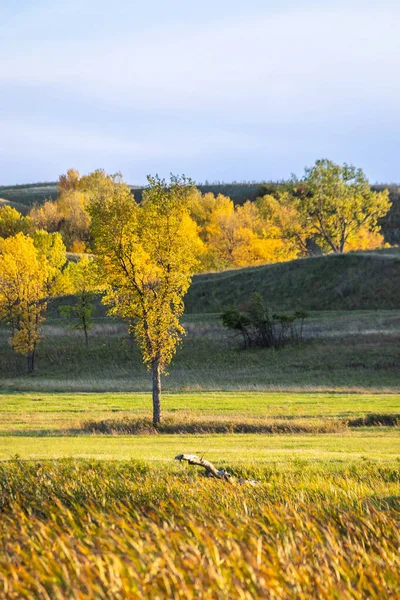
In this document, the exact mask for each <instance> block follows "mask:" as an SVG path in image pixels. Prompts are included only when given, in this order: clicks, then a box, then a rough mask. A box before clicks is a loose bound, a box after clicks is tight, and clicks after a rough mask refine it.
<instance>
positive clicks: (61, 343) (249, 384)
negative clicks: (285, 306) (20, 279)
mask: <svg viewBox="0 0 400 600" xmlns="http://www.w3.org/2000/svg"><path fill="white" fill-rule="evenodd" d="M184 323H185V325H186V327H187V336H186V337H185V338H184V340H183V344H182V346H181V347H180V348H179V349H178V352H177V354H176V356H175V357H174V359H173V362H172V364H171V366H170V368H169V373H170V374H169V376H168V377H164V378H163V387H164V389H165V390H202V389H205V390H226V391H229V390H278V391H279V390H292V391H293V390H301V389H307V390H337V391H340V390H342V391H346V390H356V391H357V390H365V391H367V390H377V391H379V390H381V391H385V390H392V391H393V390H394V391H396V390H398V389H399V385H400V383H399V382H400V311H354V312H332V313H327V312H325V313H313V314H312V315H311V316H310V319H309V320H308V322H307V323H306V326H305V342H304V343H303V344H301V345H297V344H294V345H288V346H287V347H285V348H283V349H281V350H273V349H250V350H246V351H245V350H243V349H242V346H241V340H240V339H239V338H237V337H236V338H232V336H231V334H230V333H229V332H227V331H226V330H225V329H224V328H223V327H222V325H221V324H220V322H219V319H218V315H188V316H187V317H185V318H184ZM43 335H44V339H43V340H42V342H41V343H40V346H39V349H38V353H37V370H36V373H35V375H34V376H27V375H26V374H25V370H26V366H25V360H24V358H23V357H20V356H17V355H15V353H14V352H13V351H12V349H11V348H10V346H9V344H8V342H7V332H6V330H4V329H2V330H0V387H1V389H2V390H3V391H7V390H9V391H11V390H20V391H23V390H25V391H34V392H42V391H49V392H50V391H65V392H79V391H85V392H91V391H93V392H102V391H129V392H131V391H148V390H150V386H151V377H150V374H149V373H148V371H147V370H146V368H145V367H144V366H143V364H142V361H141V357H140V353H139V351H138V349H137V348H136V347H135V346H134V347H132V346H131V344H130V342H129V339H128V336H127V334H126V327H125V326H124V324H122V323H118V322H116V321H113V320H111V319H98V320H97V321H96V324H95V327H94V329H93V331H92V332H91V334H90V342H89V349H88V350H86V348H85V346H84V340H83V335H82V332H79V331H74V330H70V329H69V328H68V322H67V321H65V320H63V319H51V320H49V321H47V322H46V324H45V326H44V327H43Z"/></svg>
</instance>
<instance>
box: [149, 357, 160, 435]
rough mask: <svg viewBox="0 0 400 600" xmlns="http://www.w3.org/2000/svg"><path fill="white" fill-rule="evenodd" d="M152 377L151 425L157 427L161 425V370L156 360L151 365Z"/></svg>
mask: <svg viewBox="0 0 400 600" xmlns="http://www.w3.org/2000/svg"><path fill="white" fill-rule="evenodd" d="M151 372H152V375H153V425H154V426H155V427H157V425H159V424H160V423H161V368H160V361H159V360H158V359H155V360H153V362H152V363H151Z"/></svg>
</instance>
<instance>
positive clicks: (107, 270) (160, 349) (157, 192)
mask: <svg viewBox="0 0 400 600" xmlns="http://www.w3.org/2000/svg"><path fill="white" fill-rule="evenodd" d="M148 182H149V185H148V187H147V189H146V191H145V193H144V194H143V201H142V203H141V204H140V205H137V204H136V202H135V200H134V198H133V196H132V194H131V192H130V189H129V188H128V186H127V185H126V184H124V183H122V181H121V179H120V178H119V177H118V176H115V177H111V178H109V180H108V183H107V184H104V185H103V184H102V185H100V186H98V187H96V188H94V191H93V192H92V196H91V201H90V204H89V210H90V214H91V218H92V233H93V237H94V241H95V249H96V253H97V255H98V257H99V260H100V265H101V269H102V270H103V272H104V275H105V281H106V285H107V290H106V294H105V296H104V299H103V301H104V302H105V303H106V304H108V305H110V306H111V308H110V311H109V313H110V314H113V315H118V316H119V317H122V318H123V319H125V320H127V321H128V322H129V323H130V326H131V327H132V328H133V331H134V334H135V338H136V340H137V342H138V344H139V346H140V348H141V351H142V356H143V360H144V362H145V364H147V365H148V367H149V368H150V369H151V372H152V389H153V423H154V425H155V426H157V425H158V424H159V423H160V421H161V417H162V414H161V374H162V373H165V369H166V367H167V366H168V365H169V363H170V362H171V360H172V357H173V356H174V354H175V351H176V347H177V344H178V342H179V341H180V339H181V337H182V335H183V334H184V328H183V327H182V325H181V323H180V321H179V319H180V317H181V316H182V314H183V310H184V304H183V297H184V295H185V293H186V292H187V290H188V288H189V285H190V282H191V275H192V273H193V272H194V269H195V267H196V264H197V253H198V251H199V248H200V246H201V241H200V239H199V237H198V234H197V226H196V224H195V223H194V221H193V220H192V219H191V217H190V216H189V211H188V204H189V197H190V194H191V192H192V184H191V182H190V181H189V180H187V179H185V178H184V177H182V178H179V177H171V180H170V181H169V182H167V181H165V180H163V179H159V178H158V177H157V176H156V177H148Z"/></svg>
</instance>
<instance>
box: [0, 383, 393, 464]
mask: <svg viewBox="0 0 400 600" xmlns="http://www.w3.org/2000/svg"><path fill="white" fill-rule="evenodd" d="M150 403H151V398H150V395H149V394H129V395H128V394H79V395H71V394H42V395H41V396H37V395H34V394H2V395H1V396H0V458H1V459H7V458H10V457H12V456H13V455H14V454H19V455H20V456H22V457H23V458H60V457H71V456H74V457H81V458H102V459H129V458H136V459H143V460H146V461H155V462H159V461H164V462H165V461H166V462H170V461H171V459H172V458H173V457H174V456H175V455H176V454H178V453H179V452H192V453H193V452H195V453H196V452H198V453H201V454H202V453H204V452H207V457H208V458H210V459H211V460H214V459H216V460H218V459H219V460H222V461H223V462H224V463H229V462H233V463H236V462H238V461H239V462H251V463H264V462H270V461H276V460H278V461H283V460H284V461H286V460H293V459H296V458H302V459H305V460H311V461H315V460H317V461H324V460H329V461H331V460H342V461H345V460H349V459H356V458H360V457H366V458H371V459H379V460H385V461H389V460H391V461H393V460H395V459H396V457H397V456H398V455H399V454H400V431H399V430H398V429H397V428H385V427H378V428H376V427H375V428H360V429H357V430H352V431H342V432H340V433H337V434H324V435H295V434H293V435H290V436H288V435H281V436H279V435H268V436H266V435H242V434H234V435H197V436H196V435H162V436H155V437H154V436H124V435H120V436H116V435H111V436H107V435H93V434H88V433H87V431H85V430H84V429H82V424H83V423H84V422H85V421H86V420H87V419H94V420H100V419H106V420H107V419H115V418H116V417H118V418H123V417H143V416H146V417H148V416H150V414H151V410H150V409H151V405H150ZM163 407H164V414H165V417H166V418H169V417H171V416H172V417H173V418H175V419H181V420H182V421H185V420H188V419H191V420H194V421H195V420H196V419H204V418H209V419H214V420H217V421H218V420H220V421H221V422H223V421H224V420H226V419H229V418H232V417H233V418H234V419H236V420H237V421H238V422H240V420H244V421H246V419H247V420H248V419H249V418H263V419H271V420H273V419H286V420H287V419H289V421H290V423H297V422H304V421H306V422H307V421H308V422H311V423H312V422H313V421H318V420H321V419H322V420H328V421H329V420H332V419H337V418H346V417H358V416H363V415H368V414H370V413H375V414H390V413H400V396H399V395H388V394H335V393H325V394H323V393H314V394H313V393H280V394H279V393H274V394H271V393H269V394H268V393H244V392H241V393H239V392H236V393H221V392H220V393H176V394H165V395H164V398H163Z"/></svg>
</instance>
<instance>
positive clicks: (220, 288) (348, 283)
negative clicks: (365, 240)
mask: <svg viewBox="0 0 400 600" xmlns="http://www.w3.org/2000/svg"><path fill="white" fill-rule="evenodd" d="M395 250H396V251H395ZM253 292H258V293H260V294H261V295H262V296H263V297H264V299H265V301H266V303H267V305H268V306H270V307H271V310H273V311H276V310H278V311H282V310H288V311H289V310H290V311H294V310H297V309H305V310H359V309H364V310H366V309H374V310H375V309H398V308H400V253H399V251H398V249H390V251H384V250H383V251H379V252H365V253H361V252H360V253H350V254H342V255H329V256H320V257H313V258H306V259H300V260H294V261H290V262H285V263H277V264H272V265H264V266H260V267H247V268H245V269H237V270H231V271H225V272H223V273H207V274H203V275H197V276H196V277H195V278H194V279H193V283H192V286H191V288H190V290H189V292H188V294H187V297H186V300H185V304H186V307H187V311H188V312H196V313H198V312H218V311H221V310H223V309H224V308H225V307H227V306H229V305H231V304H235V303H236V304H237V303H239V304H240V303H243V302H248V300H249V298H250V296H251V294H252V293H253Z"/></svg>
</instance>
